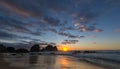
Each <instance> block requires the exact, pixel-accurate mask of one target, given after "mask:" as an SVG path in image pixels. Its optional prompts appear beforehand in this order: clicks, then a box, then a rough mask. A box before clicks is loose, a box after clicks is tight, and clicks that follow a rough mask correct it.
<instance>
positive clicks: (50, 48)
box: [41, 45, 58, 51]
mask: <svg viewBox="0 0 120 69" xmlns="http://www.w3.org/2000/svg"><path fill="white" fill-rule="evenodd" d="M57 50H58V49H57V47H56V46H52V45H48V46H46V47H45V48H43V49H42V50H41V51H57Z"/></svg>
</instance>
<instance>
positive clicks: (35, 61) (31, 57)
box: [29, 55, 38, 65]
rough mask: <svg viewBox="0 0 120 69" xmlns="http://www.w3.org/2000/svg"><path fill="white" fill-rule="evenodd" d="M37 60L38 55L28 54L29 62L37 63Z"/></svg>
mask: <svg viewBox="0 0 120 69" xmlns="http://www.w3.org/2000/svg"><path fill="white" fill-rule="evenodd" d="M37 61H38V55H35V56H30V58H29V63H30V64H33V65H34V64H37Z"/></svg>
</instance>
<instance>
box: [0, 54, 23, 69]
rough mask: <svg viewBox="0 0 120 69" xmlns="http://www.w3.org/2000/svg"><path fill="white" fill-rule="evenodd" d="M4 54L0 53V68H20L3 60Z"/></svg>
mask: <svg viewBox="0 0 120 69" xmlns="http://www.w3.org/2000/svg"><path fill="white" fill-rule="evenodd" d="M3 58H4V56H3V55H2V54H1V53H0V69H21V68H17V67H11V66H10V63H7V62H5V61H4V59H3Z"/></svg>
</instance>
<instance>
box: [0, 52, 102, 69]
mask: <svg viewBox="0 0 120 69" xmlns="http://www.w3.org/2000/svg"><path fill="white" fill-rule="evenodd" d="M4 60H5V61H6V62H8V63H9V64H10V66H11V67H17V68H20V69H24V68H25V69H103V68H101V67H98V66H95V65H92V64H89V63H86V62H83V61H78V59H77V58H74V57H71V56H60V55H27V54H24V55H21V56H20V55H18V54H17V55H14V56H13V55H6V56H4ZM0 68H1V66H0ZM17 68H16V69H17ZM6 69H10V68H6Z"/></svg>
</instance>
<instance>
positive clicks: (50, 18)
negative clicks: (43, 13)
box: [44, 17, 60, 26]
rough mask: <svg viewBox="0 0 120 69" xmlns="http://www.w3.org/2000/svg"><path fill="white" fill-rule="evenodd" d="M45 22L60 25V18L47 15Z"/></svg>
mask: <svg viewBox="0 0 120 69" xmlns="http://www.w3.org/2000/svg"><path fill="white" fill-rule="evenodd" d="M44 22H45V23H47V24H49V25H51V26H59V25H60V20H59V19H57V18H53V17H45V18H44Z"/></svg>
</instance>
